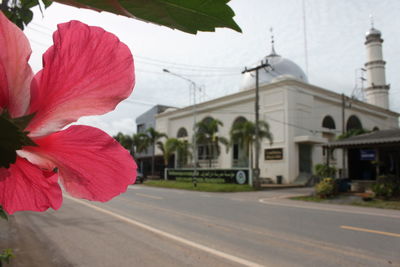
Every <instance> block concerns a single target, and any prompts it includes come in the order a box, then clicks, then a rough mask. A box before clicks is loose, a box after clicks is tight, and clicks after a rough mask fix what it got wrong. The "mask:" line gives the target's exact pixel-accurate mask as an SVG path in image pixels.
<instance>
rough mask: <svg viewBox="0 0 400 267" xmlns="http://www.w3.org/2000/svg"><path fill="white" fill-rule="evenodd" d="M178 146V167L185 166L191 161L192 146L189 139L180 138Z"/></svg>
mask: <svg viewBox="0 0 400 267" xmlns="http://www.w3.org/2000/svg"><path fill="white" fill-rule="evenodd" d="M178 141H179V142H178V146H177V148H176V153H177V161H176V162H177V167H184V166H186V164H187V163H188V161H189V158H190V157H191V154H190V146H191V144H189V142H188V141H187V140H180V139H178Z"/></svg>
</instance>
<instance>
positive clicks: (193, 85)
mask: <svg viewBox="0 0 400 267" xmlns="http://www.w3.org/2000/svg"><path fill="white" fill-rule="evenodd" d="M163 72H166V73H168V74H171V75H173V76H176V77H178V78H181V79H183V80H185V81H187V82H189V83H190V87H189V89H191V90H192V89H193V143H192V144H193V164H194V171H193V177H192V182H193V185H194V186H195V187H196V186H197V180H196V175H197V142H196V136H195V132H196V89H198V87H197V85H196V83H195V82H194V81H192V80H191V79H189V78H186V77H184V76H182V75H180V74H177V73H174V72H171V71H170V70H168V69H163ZM189 97H190V96H189Z"/></svg>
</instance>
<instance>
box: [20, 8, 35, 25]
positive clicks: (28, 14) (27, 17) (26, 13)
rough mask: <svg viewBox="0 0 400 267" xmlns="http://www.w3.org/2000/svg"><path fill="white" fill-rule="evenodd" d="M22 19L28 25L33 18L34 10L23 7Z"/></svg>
mask: <svg viewBox="0 0 400 267" xmlns="http://www.w3.org/2000/svg"><path fill="white" fill-rule="evenodd" d="M21 19H22V21H23V22H24V24H25V25H28V24H29V22H31V21H32V19H33V12H32V11H31V10H30V9H21Z"/></svg>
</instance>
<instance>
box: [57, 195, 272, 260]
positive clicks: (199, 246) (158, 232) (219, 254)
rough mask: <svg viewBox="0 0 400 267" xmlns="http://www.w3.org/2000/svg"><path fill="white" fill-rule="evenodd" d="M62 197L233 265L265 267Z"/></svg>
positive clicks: (93, 206)
mask: <svg viewBox="0 0 400 267" xmlns="http://www.w3.org/2000/svg"><path fill="white" fill-rule="evenodd" d="M64 197H65V198H68V199H70V200H73V201H75V202H77V203H80V204H82V205H84V206H86V207H89V208H92V209H94V210H96V211H99V212H102V213H104V214H107V215H109V216H112V217H114V218H117V219H119V220H121V221H123V222H126V223H129V224H132V225H135V226H138V227H140V228H143V229H145V230H147V231H149V232H152V233H155V234H158V235H160V236H163V237H166V238H169V239H172V240H174V241H177V242H180V243H182V244H185V245H188V246H191V247H193V248H196V249H199V250H202V251H205V252H207V253H210V254H213V255H215V256H218V257H221V258H224V259H226V260H229V261H231V262H235V263H238V264H242V265H244V266H249V267H262V266H265V265H261V264H258V263H255V262H252V261H249V260H246V259H243V258H240V257H237V256H234V255H231V254H228V253H225V252H222V251H219V250H216V249H213V248H210V247H207V246H204V245H201V244H198V243H195V242H193V241H190V240H188V239H185V238H182V237H179V236H176V235H173V234H170V233H167V232H164V231H162V230H159V229H157V228H154V227H151V226H148V225H146V224H143V223H141V222H138V221H135V220H133V219H130V218H127V217H125V216H122V215H120V214H117V213H115V212H112V211H109V210H106V209H103V208H100V207H98V206H95V205H93V204H89V203H88V202H85V201H82V200H79V199H76V198H72V197H70V196H66V195H65V196H64Z"/></svg>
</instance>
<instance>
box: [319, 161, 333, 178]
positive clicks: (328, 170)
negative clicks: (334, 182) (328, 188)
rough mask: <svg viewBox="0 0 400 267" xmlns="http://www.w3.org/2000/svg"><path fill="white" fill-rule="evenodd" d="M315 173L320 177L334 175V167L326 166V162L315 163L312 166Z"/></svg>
mask: <svg viewBox="0 0 400 267" xmlns="http://www.w3.org/2000/svg"><path fill="white" fill-rule="evenodd" d="M314 170H315V175H317V176H319V177H320V178H322V177H334V176H335V174H336V168H335V167H331V166H328V165H327V164H316V165H315V167H314Z"/></svg>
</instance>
